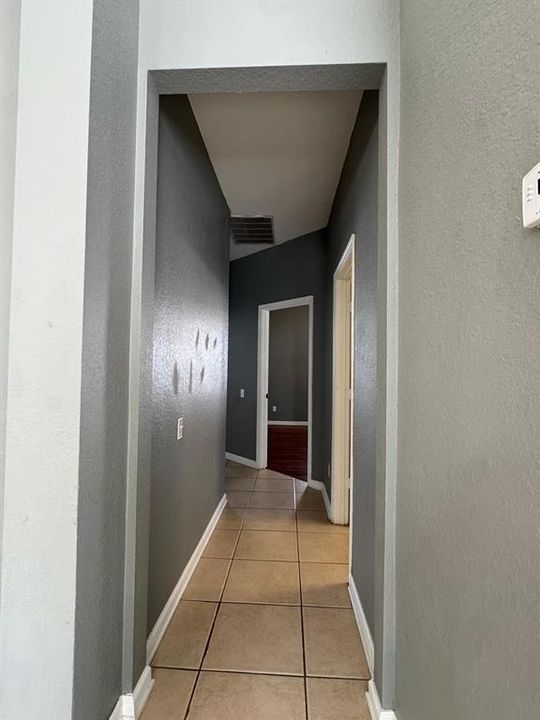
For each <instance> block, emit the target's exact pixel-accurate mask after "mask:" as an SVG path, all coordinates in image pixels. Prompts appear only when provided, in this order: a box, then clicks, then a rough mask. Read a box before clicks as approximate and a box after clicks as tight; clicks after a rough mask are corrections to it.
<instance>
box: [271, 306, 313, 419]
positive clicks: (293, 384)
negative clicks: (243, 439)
mask: <svg viewBox="0 0 540 720" xmlns="http://www.w3.org/2000/svg"><path fill="white" fill-rule="evenodd" d="M268 334H269V347H268V419H269V420H285V421H292V420H295V421H297V422H298V421H303V422H306V421H307V419H308V387H309V376H308V372H309V308H308V306H307V305H301V306H300V307H292V308H285V309H284V310H273V311H272V312H271V313H270V327H269V333H268ZM273 407H275V408H276V412H273V409H272V408H273Z"/></svg>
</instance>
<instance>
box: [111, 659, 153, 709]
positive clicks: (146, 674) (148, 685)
mask: <svg viewBox="0 0 540 720" xmlns="http://www.w3.org/2000/svg"><path fill="white" fill-rule="evenodd" d="M153 684H154V681H153V679H152V669H151V668H150V666H149V665H147V666H146V667H145V668H144V670H143V671H142V673H141V677H140V678H139V681H138V683H137V685H136V686H135V689H134V690H133V693H127V694H126V695H121V696H120V697H119V698H118V702H117V703H116V705H115V708H114V710H113V712H112V715H111V716H110V718H109V720H137V718H138V717H139V715H140V714H141V713H142V711H143V708H144V705H145V703H146V701H147V700H148V696H149V695H150V691H151V690H152V685H153Z"/></svg>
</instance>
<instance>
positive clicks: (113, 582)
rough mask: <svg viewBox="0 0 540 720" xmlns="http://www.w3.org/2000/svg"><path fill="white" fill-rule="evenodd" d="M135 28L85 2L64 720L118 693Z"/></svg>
mask: <svg viewBox="0 0 540 720" xmlns="http://www.w3.org/2000/svg"><path fill="white" fill-rule="evenodd" d="M137 28H138V5H137V3H123V2H121V1H120V0H96V1H95V2H94V9H93V31H92V76H91V86H90V133H89V150H88V156H89V160H88V200H87V228H86V260H85V277H84V285H85V287H84V331H83V354H82V370H83V374H82V392H81V442H80V471H79V510H78V513H79V521H78V536H77V604H76V615H75V655H74V684H73V718H74V720H95V719H96V718H98V717H100V718H101V717H103V718H105V717H108V716H109V714H110V713H111V712H112V709H113V707H114V705H115V703H116V701H117V699H118V696H119V695H120V694H121V676H122V622H123V595H124V533H125V488H126V448H127V397H128V367H129V313H130V301H131V294H130V291H131V282H130V279H131V246H132V228H133V184H134V171H135V162H134V148H135V111H136V79H137ZM113 69H114V72H112V70H113Z"/></svg>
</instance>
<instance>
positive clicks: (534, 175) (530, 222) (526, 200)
mask: <svg viewBox="0 0 540 720" xmlns="http://www.w3.org/2000/svg"><path fill="white" fill-rule="evenodd" d="M523 227H526V228H535V227H540V163H538V165H535V166H534V167H533V169H532V170H531V171H530V172H528V173H527V174H526V175H525V177H524V178H523Z"/></svg>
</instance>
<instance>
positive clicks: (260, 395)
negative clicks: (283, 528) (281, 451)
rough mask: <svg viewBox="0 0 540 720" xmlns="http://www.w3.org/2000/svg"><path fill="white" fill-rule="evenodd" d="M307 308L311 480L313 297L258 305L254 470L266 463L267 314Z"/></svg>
mask: <svg viewBox="0 0 540 720" xmlns="http://www.w3.org/2000/svg"><path fill="white" fill-rule="evenodd" d="M302 305H307V306H308V308H309V321H308V322H309V340H308V344H309V355H308V420H307V428H308V453H307V455H308V458H307V476H308V478H309V477H311V455H312V451H311V447H312V429H313V416H312V413H313V295H305V296H303V297H298V298H290V299H288V300H280V301H279V302H274V303H266V304H264V305H259V323H258V338H257V451H256V452H257V467H259V468H265V467H266V465H267V461H268V424H269V421H268V398H267V397H266V396H267V394H268V348H269V335H270V313H271V312H272V311H273V310H285V309H287V308H293V307H301V306H302Z"/></svg>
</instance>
